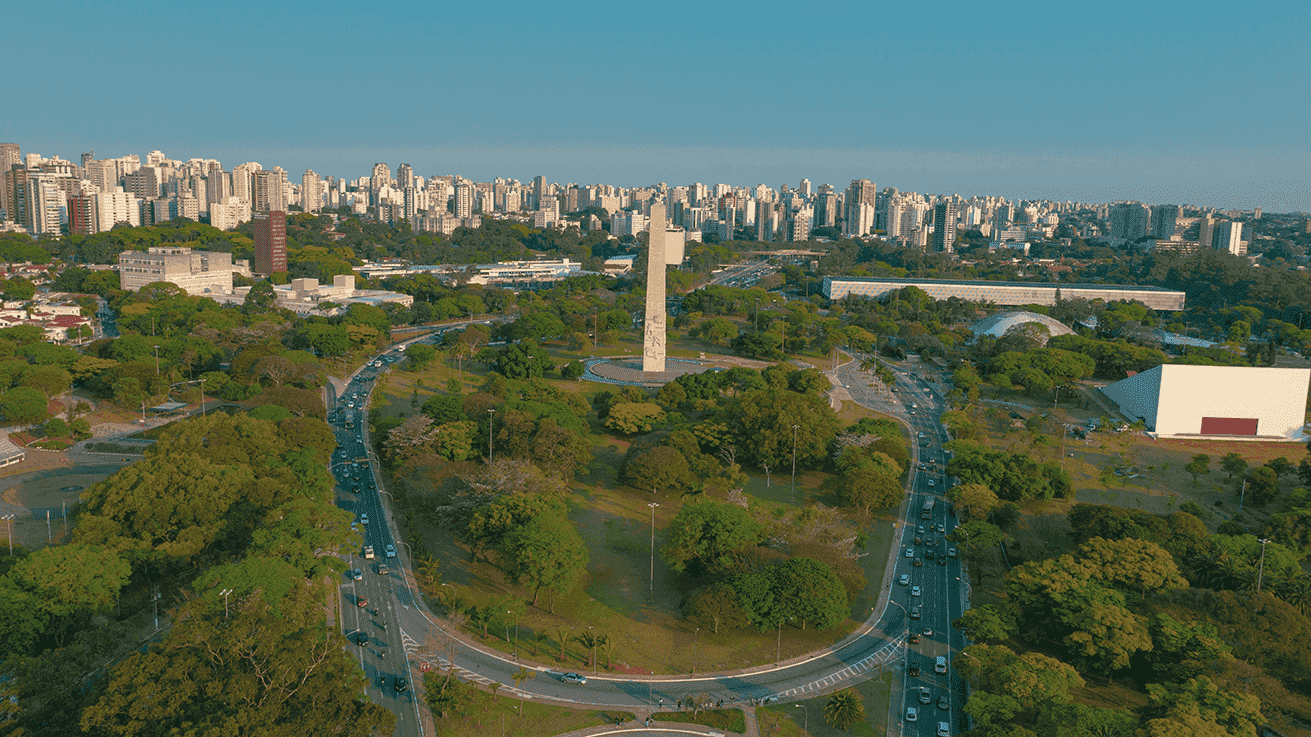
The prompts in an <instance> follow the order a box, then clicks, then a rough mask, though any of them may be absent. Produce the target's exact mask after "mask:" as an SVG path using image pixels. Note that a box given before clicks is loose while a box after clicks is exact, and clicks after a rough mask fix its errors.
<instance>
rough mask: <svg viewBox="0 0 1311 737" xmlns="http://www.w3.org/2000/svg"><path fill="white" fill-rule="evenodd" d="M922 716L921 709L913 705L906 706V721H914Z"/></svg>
mask: <svg viewBox="0 0 1311 737" xmlns="http://www.w3.org/2000/svg"><path fill="white" fill-rule="evenodd" d="M919 718H920V714H919V709H916V708H915V707H913V706H908V707H906V721H908V722H913V721H915V720H916V719H919Z"/></svg>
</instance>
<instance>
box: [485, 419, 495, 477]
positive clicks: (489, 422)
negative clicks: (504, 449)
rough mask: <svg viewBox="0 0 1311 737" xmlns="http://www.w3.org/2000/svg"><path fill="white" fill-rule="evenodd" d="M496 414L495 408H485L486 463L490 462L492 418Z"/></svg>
mask: <svg viewBox="0 0 1311 737" xmlns="http://www.w3.org/2000/svg"><path fill="white" fill-rule="evenodd" d="M495 415H496V410H495V409H489V410H487V463H488V464H491V462H492V419H493V418H494V417H495Z"/></svg>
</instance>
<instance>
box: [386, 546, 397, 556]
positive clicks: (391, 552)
mask: <svg viewBox="0 0 1311 737" xmlns="http://www.w3.org/2000/svg"><path fill="white" fill-rule="evenodd" d="M387 557H388V558H395V557H396V546H395V545H388V546H387Z"/></svg>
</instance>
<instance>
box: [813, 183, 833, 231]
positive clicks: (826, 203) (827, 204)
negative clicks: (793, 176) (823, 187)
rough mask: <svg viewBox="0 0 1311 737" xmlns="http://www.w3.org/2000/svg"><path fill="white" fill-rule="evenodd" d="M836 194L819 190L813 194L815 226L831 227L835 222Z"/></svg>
mask: <svg viewBox="0 0 1311 737" xmlns="http://www.w3.org/2000/svg"><path fill="white" fill-rule="evenodd" d="M837 217H838V195H837V193H835V192H820V193H819V194H817V195H815V227H816V228H831V227H833V226H834V224H836V223H837Z"/></svg>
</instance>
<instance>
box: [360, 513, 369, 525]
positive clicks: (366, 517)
mask: <svg viewBox="0 0 1311 737" xmlns="http://www.w3.org/2000/svg"><path fill="white" fill-rule="evenodd" d="M360 524H362V525H367V524H369V515H367V514H361V515H360Z"/></svg>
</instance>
